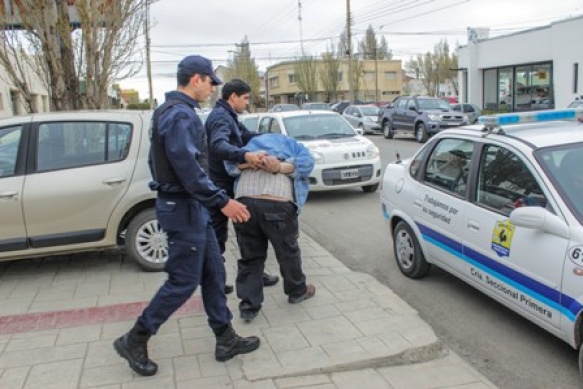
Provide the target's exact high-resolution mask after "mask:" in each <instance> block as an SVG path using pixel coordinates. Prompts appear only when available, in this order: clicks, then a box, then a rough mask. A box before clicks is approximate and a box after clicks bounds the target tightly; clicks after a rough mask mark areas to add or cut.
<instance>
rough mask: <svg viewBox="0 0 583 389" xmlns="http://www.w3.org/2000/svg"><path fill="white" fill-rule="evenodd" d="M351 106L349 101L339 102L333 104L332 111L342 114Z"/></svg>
mask: <svg viewBox="0 0 583 389" xmlns="http://www.w3.org/2000/svg"><path fill="white" fill-rule="evenodd" d="M349 105H350V101H348V100H344V101H339V102H337V103H334V104H332V105H331V106H330V109H331V110H332V111H334V112H338V113H340V114H341V113H342V112H344V110H345V109H346V107H348V106H349Z"/></svg>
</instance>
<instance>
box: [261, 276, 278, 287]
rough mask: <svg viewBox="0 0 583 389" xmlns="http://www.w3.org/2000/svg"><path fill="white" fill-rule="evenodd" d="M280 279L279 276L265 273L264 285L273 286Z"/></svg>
mask: <svg viewBox="0 0 583 389" xmlns="http://www.w3.org/2000/svg"><path fill="white" fill-rule="evenodd" d="M277 281H279V277H278V276H272V275H271V274H269V273H263V286H273V285H275V284H277Z"/></svg>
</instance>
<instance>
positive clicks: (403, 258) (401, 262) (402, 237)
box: [393, 221, 431, 278]
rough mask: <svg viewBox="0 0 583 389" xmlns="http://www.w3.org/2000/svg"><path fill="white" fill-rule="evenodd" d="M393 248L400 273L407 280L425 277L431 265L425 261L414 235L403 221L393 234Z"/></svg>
mask: <svg viewBox="0 0 583 389" xmlns="http://www.w3.org/2000/svg"><path fill="white" fill-rule="evenodd" d="M393 247H394V250H395V259H396V260H397V265H398V266H399V270H401V273H403V274H404V275H406V276H407V277H409V278H421V277H424V276H425V275H427V273H428V272H429V269H430V268H431V265H430V264H428V263H427V261H425V256H424V255H423V252H422V251H421V247H420V246H419V241H418V240H417V237H416V236H415V233H414V232H413V231H412V230H411V227H409V225H408V224H407V223H406V222H404V221H400V222H399V223H398V224H397V227H396V228H395V231H394V232H393Z"/></svg>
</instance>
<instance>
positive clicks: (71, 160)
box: [36, 122, 131, 171]
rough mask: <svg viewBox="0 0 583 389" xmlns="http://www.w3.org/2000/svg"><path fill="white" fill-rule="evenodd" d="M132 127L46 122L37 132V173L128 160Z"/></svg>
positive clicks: (121, 124)
mask: <svg viewBox="0 0 583 389" xmlns="http://www.w3.org/2000/svg"><path fill="white" fill-rule="evenodd" d="M130 141H131V126H130V125H129V124H125V123H104V122H58V123H43V124H41V125H40V126H39V129H38V147H37V155H36V166H37V171H47V170H55V169H65V168H75V167H80V166H87V165H93V164H99V163H105V162H112V161H119V160H122V159H125V158H126V156H127V153H128V151H129V144H130Z"/></svg>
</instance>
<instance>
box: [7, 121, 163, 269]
mask: <svg viewBox="0 0 583 389" xmlns="http://www.w3.org/2000/svg"><path fill="white" fill-rule="evenodd" d="M151 115H152V113H151V112H137V111H93V112H89V111H87V112H80V111H76V112H57V113H43V114H32V115H27V116H18V117H11V118H7V119H2V120H0V215H2V222H1V223H0V261H5V260H16V259H24V258H32V257H45V256H52V255H63V254H73V253H78V252H83V251H92V250H104V249H112V248H117V247H119V246H124V247H125V252H126V255H127V256H128V257H129V258H131V259H132V260H134V261H135V262H137V263H138V264H139V265H140V266H142V267H143V268H144V269H145V270H150V271H157V270H162V269H163V267H164V264H165V263H166V260H167V257H168V256H167V243H166V235H165V234H164V232H163V231H162V230H161V229H160V227H159V225H158V222H157V221H156V213H155V210H154V206H155V199H156V193H155V192H152V191H151V190H150V189H149V187H148V182H149V181H151V176H150V171H149V168H148V162H147V158H148V153H149V149H150V140H149V127H150V120H151Z"/></svg>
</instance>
